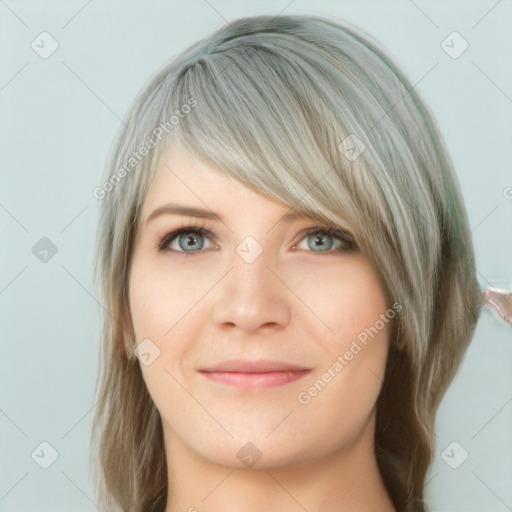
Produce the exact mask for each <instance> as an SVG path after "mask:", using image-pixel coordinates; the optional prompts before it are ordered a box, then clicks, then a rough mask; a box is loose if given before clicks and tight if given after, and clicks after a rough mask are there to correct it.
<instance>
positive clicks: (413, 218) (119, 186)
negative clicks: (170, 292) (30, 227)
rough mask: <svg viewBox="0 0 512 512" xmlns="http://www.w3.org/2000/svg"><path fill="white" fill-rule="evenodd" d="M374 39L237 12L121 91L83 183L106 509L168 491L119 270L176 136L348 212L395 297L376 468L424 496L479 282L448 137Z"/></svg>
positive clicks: (405, 505) (293, 194) (263, 187)
mask: <svg viewBox="0 0 512 512" xmlns="http://www.w3.org/2000/svg"><path fill="white" fill-rule="evenodd" d="M377 46H378V45H377V44H376V43H373V42H371V38H370V37H369V36H368V35H365V36H364V37H363V36H362V35H360V34H358V33H357V31H356V30H355V29H353V28H349V27H348V26H343V25H341V24H339V23H338V22H333V21H330V20H327V19H324V18H321V17H317V16H279V17H270V16H256V17H249V18H242V19H238V20H235V21H233V22H231V23H229V24H227V25H225V26H223V27H222V28H220V29H217V30H216V31H214V32H213V33H211V34H210V35H208V36H207V37H205V38H204V39H202V40H200V41H199V42H197V43H195V44H193V45H192V46H191V47H190V48H188V49H187V50H185V51H184V52H183V53H181V54H180V55H178V56H177V57H176V58H175V59H174V60H172V61H170V62H168V63H166V64H165V65H164V66H163V67H162V68H161V69H160V70H159V71H158V72H157V73H156V74H154V75H153V76H152V77H151V78H150V79H149V81H148V82H147V83H146V85H145V86H144V87H143V89H142V91H141V92H140V93H139V95H138V96H137V98H136V99H135V101H134V102H133V104H132V105H131V107H130V108H129V111H128V113H127V115H126V117H125V122H124V123H123V125H122V126H121V127H120V130H119V132H118V134H117V136H116V139H115V141H114V144H113V146H112V148H111V151H110V154H109V158H108V162H107V165H106V168H105V173H104V185H103V186H102V187H98V188H97V189H96V191H95V193H94V195H95V196H96V197H97V198H98V199H100V209H101V211H100V220H99V226H98V236H97V240H96V244H97V247H96V260H95V268H94V276H95V283H96V285H97V286H99V287H100V288H101V293H102V297H103V304H104V313H103V324H102V333H101V338H102V343H101V354H100V367H99V376H98V381H97V383H96V390H95V393H96V397H97V408H96V411H95V417H94V421H93V428H92V436H91V440H92V449H93V450H92V454H93V457H92V459H91V461H92V465H93V466H94V471H95V473H94V479H95V491H96V494H97V495H98V496H99V500H100V506H101V507H102V508H105V509H108V510H116V511H117V510H121V511H130V512H142V511H153V512H161V511H163V510H164V508H165V503H166V497H167V468H166V462H165V446H164V442H163V434H162V425H161V419H160V415H159V412H158V410H157V409H156V407H155V405H154V403H153V401H152V399H151V397H150V395H149V393H148V391H147V388H146V385H145V383H144V381H143V378H142V374H141V370H140V365H139V362H138V359H137V358H136V357H135V356H134V348H135V346H136V342H135V336H134V332H133V326H132V324H131V318H130V305H129V298H128V280H129V275H130V264H131V256H132V252H133V249H134V240H135V235H136V233H137V229H138V222H139V217H140V215H139V214H140V211H141V208H142V204H143V201H144V198H145V195H146V192H147V190H148V187H149V185H150V184H151V181H152V178H153V176H154V174H155V171H156V168H157V165H158V162H159V158H160V155H161V154H162V152H163V150H164V149H166V148H168V147H170V146H171V145H172V144H176V145H178V144H179V145H181V146H182V147H183V148H185V149H186V150H188V151H189V152H190V153H191V154H192V155H194V157H195V158H198V159H201V160H202V161H204V162H206V163H209V164H210V165H214V166H216V167H218V168H219V170H221V171H222V172H224V173H226V174H227V175H230V176H233V177H235V178H236V179H238V180H240V181H241V182H242V183H244V184H245V185H246V186H248V187H250V188H252V189H253V190H256V191H257V192H258V193H260V194H263V195H264V196H266V197H268V198H272V199H275V200H278V201H281V202H283V204H286V205H288V206H289V207H290V208H291V209H293V210H296V211H299V212H302V213H304V214H305V215H311V216H314V217H316V218H320V219H326V220H329V221H331V222H339V221H340V220H343V221H345V222H347V223H348V225H349V226H350V227H351V228H352V231H353V234H354V236H355V239H356V242H357V244H358V246H359V247H360V249H361V251H362V252H363V254H365V255H366V257H367V258H368V260H369V261H370V263H371V264H372V266H373V268H374V271H375V273H376V275H377V276H378V279H379V280H380V282H381V283H382V286H383V289H384V290H385V291H386V293H387V296H388V298H389V301H390V303H393V302H395V301H396V302H398V303H399V304H400V305H401V309H400V311H399V312H398V313H397V316H396V317H395V323H394V326H393V334H392V341H393V343H392V344H391V346H390V350H389V354H388V358H387V363H386V370H385V375H384V380H383V384H382V388H381V392H380V394H379V397H378V400H377V404H376V431H375V453H376V458H377V463H378V466H379V471H380V473H381V476H382V478H383V480H384V483H385V485H386V488H387V490H388V493H389V495H390V497H391V499H392V501H393V503H394V505H395V507H396V508H397V510H399V511H414V512H416V511H420V512H421V511H424V510H425V502H424V499H423V492H424V486H425V478H426V474H427V470H428V468H429V465H430V464H431V462H432V458H433V455H434V453H435V447H436V441H435V433H434V426H435V417H436V411H437V408H438V406H439V404H440V401H441V399H442V397H443V395H444V393H445V391H446V389H447V387H448V386H449V384H450V382H451V381H452V379H453V377H454V376H455V374H456V372H457V370H458V368H459V365H460V363H461V361H462V358H463V356H464V354H465V351H466V348H467V346H468V344H469V342H470V340H471V338H472V336H473V333H474V329H475V326H476V322H477V320H478V316H479V313H480V309H481V306H482V296H481V292H480V289H479V285H478V282H477V279H476V270H475V262H474V253H473V247H472V242H471V238H470V231H469V228H468V221H467V216H466V212H465V209H464V205H463V201H462V197H461V193H460V190H459V185H458V182H457V178H456V176H455V173H454V171H453V167H452V164H451V162H450V159H449V157H448V155H447V152H446V150H445V147H444V143H443V141H442V138H441V136H440V134H439V131H438V129H437V127H436V125H435V122H434V120H433V118H432V116H431V115H430V114H429V112H428V111H427V108H426V106H425V105H424V104H423V102H422V101H421V100H420V98H419V96H418V94H417V93H416V91H415V90H414V87H413V86H412V85H411V84H410V82H409V81H408V80H407V79H406V78H405V77H404V75H403V74H402V73H401V72H400V71H399V70H398V69H397V67H396V66H395V64H393V63H392V61H391V60H390V59H389V58H388V57H387V56H386V55H385V54H384V53H383V52H382V51H381V50H380V49H378V47H377ZM347 137H348V139H347ZM156 139H158V140H156ZM350 145H352V147H353V148H355V150H356V151H352V152H350V153H349V152H347V147H348V146H350ZM358 153H360V154H359V155H358ZM141 155H143V157H142V156H141ZM357 155H358V156H357ZM354 156H357V158H354Z"/></svg>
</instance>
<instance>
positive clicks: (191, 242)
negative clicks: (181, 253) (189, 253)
mask: <svg viewBox="0 0 512 512" xmlns="http://www.w3.org/2000/svg"><path fill="white" fill-rule="evenodd" d="M200 236H202V235H199V236H198V235H196V234H195V233H183V234H182V235H181V236H180V246H181V248H182V249H201V247H202V246H203V244H202V243H201V240H200Z"/></svg>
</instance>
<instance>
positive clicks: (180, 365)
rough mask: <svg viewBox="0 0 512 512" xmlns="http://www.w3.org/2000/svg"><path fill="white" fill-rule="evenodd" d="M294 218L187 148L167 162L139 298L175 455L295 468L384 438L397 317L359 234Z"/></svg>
mask: <svg viewBox="0 0 512 512" xmlns="http://www.w3.org/2000/svg"><path fill="white" fill-rule="evenodd" d="M164 207H167V209H162V208H164ZM173 209H174V210H173ZM178 209H182V210H181V212H179V211H178ZM185 210H190V211H188V212H187V211H185ZM290 213H291V210H290V209H289V208H288V207H287V206H285V205H283V204H281V203H278V202H275V201H273V200H269V199H268V198H265V197H264V196H262V195H260V194H258V193H256V192H254V191H253V190H251V189H249V188H247V187H246V186H244V185H243V184H241V183H240V182H238V181H236V180H234V179H233V178H231V177H229V176H227V175H225V174H222V173H221V172H219V171H218V170H216V168H214V167H211V166H209V165H206V164H203V163H200V162H198V161H196V160H194V159H193V158H192V157H191V155H190V154H189V153H187V152H186V151H184V150H181V149H177V148H174V149H172V150H168V151H167V152H166V153H165V154H164V155H163V157H162V158H161V160H160V166H159V169H158V171H157V174H156V176H155V178H154V181H153V182H152V184H151V186H150V189H149V191H148V193H147V196H146V199H145V202H144V205H143V209H142V213H141V219H140V225H139V231H138V233H137V240H136V244H135V249H134V254H133V260H132V265H131V268H130V286H129V298H130V312H131V316H132V321H133V326H134V332H135V337H136V344H137V345H139V349H138V351H137V356H138V357H139V359H140V365H141V370H142V374H143V377H144V380H145V382H146V385H147V387H148V390H149V393H150V395H151V397H152V399H153V401H154V403H155V405H156V407H157V408H158V410H159V412H160V415H161V418H162V422H163V430H164V437H165V443H166V447H167V448H168V449H172V450H181V452H182V453H185V452H188V453H189V454H190V455H193V456H195V457H197V456H199V457H201V458H202V459H206V460H208V461H211V462H215V463H220V464H225V465H228V466H234V467H243V466H246V467H251V466H253V465H254V464H257V465H258V467H260V468H261V467H272V466H285V465H288V464H293V463H301V462H306V461H312V460H315V459H318V458H321V457H326V456H328V455H330V454H333V453H334V452H337V451H339V450H342V449H344V448H348V447H349V446H350V445H351V444H352V443H354V442H355V440H356V439H358V438H359V436H360V435H361V434H363V433H364V432H369V429H370V427H372V428H373V423H372V421H373V419H374V415H373V414H374V406H375V403H376V400H377V397H378V394H379V391H380V389H381V383H382V379H383V376H384V369H385V364H386V358H387V353H388V346H389V336H390V332H391V320H390V318H392V316H394V311H393V310H390V305H389V304H387V301H386V299H385V293H384V291H383V289H382V287H381V285H380V284H379V281H378V279H377V277H376V275H375V273H374V272H373V270H372V268H371V266H370V264H369V262H368V260H367V259H366V257H365V256H363V254H361V253H360V252H359V250H358V249H357V247H354V246H353V245H352V244H351V241H350V238H347V236H349V235H347V234H343V232H341V233H334V234H329V233H325V232H322V225H321V224H319V223H318V222H316V221H314V220H311V219H308V218H304V217H293V216H291V215H288V216H287V214H290ZM182 228H184V230H183V232H182V233H181V235H180V234H178V235H171V236H169V235H170V234H171V233H172V232H174V231H176V230H180V229H182ZM311 228H314V229H311ZM346 228H347V229H348V231H349V232H350V226H346ZM200 230H201V231H200ZM202 230H204V231H202ZM390 312H392V313H393V314H391V313H390ZM368 435H370V434H368ZM372 439H373V437H372Z"/></svg>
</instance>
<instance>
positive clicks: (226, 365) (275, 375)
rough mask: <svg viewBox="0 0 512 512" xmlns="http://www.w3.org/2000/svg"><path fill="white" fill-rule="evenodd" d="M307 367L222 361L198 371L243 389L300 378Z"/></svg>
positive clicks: (305, 372) (268, 386)
mask: <svg viewBox="0 0 512 512" xmlns="http://www.w3.org/2000/svg"><path fill="white" fill-rule="evenodd" d="M309 371H310V370H309V369H308V368H304V367H302V366H297V365H292V364H288V363H283V362H280V361H269V360H259V361H245V360H241V359H237V360H230V361H224V362H222V363H218V364H216V365H213V366H211V367H208V368H201V369H200V370H199V372H200V373H201V374H202V375H204V376H205V377H207V378H208V379H211V380H214V381H217V382H222V383H224V384H229V385H231V386H237V387H241V388H245V389H257V388H272V387H276V386H282V385H284V384H288V383H289V382H293V381H294V380H297V379H300V378H301V377H303V376H304V375H306V374H307V373H309Z"/></svg>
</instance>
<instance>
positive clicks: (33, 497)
mask: <svg viewBox="0 0 512 512" xmlns="http://www.w3.org/2000/svg"><path fill="white" fill-rule="evenodd" d="M281 12H283V14H297V13H307V14H318V15H322V16H327V17H331V16H334V17H336V18H339V19H345V20H347V21H349V22H351V23H353V24H355V25H357V26H358V27H360V28H361V29H362V30H363V31H365V32H367V33H369V34H372V35H373V36H374V37H375V38H376V39H377V40H378V41H380V42H381V43H382V45H383V46H384V48H387V50H388V52H389V53H390V54H391V56H392V57H394V58H395V60H396V61H397V62H398V63H399V64H400V65H401V67H402V68H403V70H404V71H405V73H406V75H407V76H408V77H409V78H410V80H411V82H412V83H413V84H417V86H416V89H417V90H418V91H419V92H420V94H421V95H422V97H423V98H424V99H425V101H426V102H427V104H428V105H429V107H430V108H431V110H432V111H433V113H434V115H435V116H436V118H437V120H438V123H439V126H440V128H441V131H442V133H443V134H444V136H445V138H446V142H447V145H448V148H449V150H450V153H451V156H452V158H453V161H454V164H455V167H456V171H457V174H458V177H459V180H460V183H461V187H462V192H463V195H464V198H465V201H466V205H467V209H468V214H469V219H470V224H471V227H472V229H473V237H474V244H475V250H476V257H477V267H478V274H479V279H480V282H481V283H482V285H485V286H488V285H491V284H492V285H495V286H509V287H510V286H511V285H512V270H511V261H512V236H511V232H512V230H511V224H512V222H511V220H512V200H511V199H506V197H505V194H504V190H505V189H506V187H511V186H512V170H511V169H512V166H511V163H512V162H511V161H512V138H511V135H512V116H511V114H512V69H511V66H510V62H512V56H511V53H512V32H511V31H510V26H511V25H512V2H511V1H510V0H502V1H495V0H492V1H491V0H489V1H487V0H486V1H484V0H482V1H445V2H436V1H426V0H416V1H415V2H413V1H410V0H397V1H393V2H383V1H358V2H356V1H337V2H334V1H322V0H316V1H315V2H307V1H300V0H295V1H293V2H291V3H289V0H284V1H276V0H272V1H257V2H234V1H227V0H209V2H206V1H203V0H191V1H189V2H171V1H169V2H163V1H153V2H142V1H131V2H130V1H127V2H120V1H112V0H111V1H108V2H107V1H103V2H102V1H99V0H94V1H90V2H87V1H85V0H84V1H80V2H75V1H67V2H64V1H61V2H48V1H47V2H44V3H43V2H35V1H14V0H5V1H1V2H0V16H1V21H0V23H1V44H2V50H1V53H2V55H1V63H2V64H1V69H0V73H1V75H0V108H1V121H0V127H1V154H2V185H1V188H0V223H1V229H2V240H3V243H2V245H1V258H2V260H1V261H2V272H1V275H0V307H1V320H2V321H1V323H0V328H1V340H2V344H1V357H0V379H1V380H0V386H1V387H0V389H1V402H0V407H1V410H0V448H1V460H2V464H1V465H0V511H2V512H7V511H8V512H18V511H23V512H27V511H38V512H58V511H69V510H74V511H84V512H85V511H93V510H97V508H96V506H95V504H94V496H93V494H92V487H91V483H90V482H89V480H88V468H87V463H88V450H89V444H88V443H89V431H90V421H91V417H92V412H93V407H94V403H93V395H92V394H93V386H94V382H95V378H96V372H97V367H96V364H97V352H98V333H99V325H98V322H99V311H100V306H99V305H98V299H97V298H96V297H95V291H94V289H93V286H92V258H93V254H92V248H93V241H94V235H95V229H96V221H97V212H98V204H97V201H96V200H95V199H94V198H93V196H92V191H93V189H94V187H96V186H97V185H98V184H99V183H100V176H101V173H102V170H103V166H104V163H105V159H106V154H107V150H108V148H109V146H110V143H111V141H112V138H113V136H114V133H115V131H116V129H117V127H118V125H119V123H120V118H122V116H123V115H124V113H125V111H126V109H127V107H128V105H129V103H130V102H131V101H132V99H133V97H134V96H135V94H136V93H137V92H138V91H139V89H140V87H141V86H142V85H143V83H144V82H145V81H146V79H147V78H148V76H149V75H150V74H152V73H153V72H154V71H155V70H156V69H157V68H158V67H160V66H161V65H162V63H163V62H164V61H165V60H167V59H169V58H170V57H172V56H173V55H175V54H177V53H178V52H180V51H181V50H183V49H184V48H186V47H187V46H189V45H190V44H191V43H193V42H195V41H196V40H198V39H199V38H201V37H203V36H205V35H206V34H207V33H208V32H211V31H212V30H214V29H216V28H218V27H220V26H221V25H222V24H224V23H225V20H233V19H235V18H238V17H241V16H249V15H256V14H270V15H277V14H279V13H281ZM43 31H47V32H49V33H50V34H51V35H52V37H53V38H55V40H56V41H57V42H58V44H59V47H58V49H57V51H56V52H55V53H53V55H51V56H50V57H49V58H48V59H42V58H40V57H39V55H38V54H36V53H35V52H34V51H33V50H32V48H31V42H32V41H33V40H34V39H35V38H36V37H37V36H38V35H39V34H40V33H41V32H43ZM453 31H457V32H459V33H460V34H461V35H462V36H463V37H464V39H466V40H467V41H468V42H469V49H468V50H467V51H466V52H465V53H464V54H462V55H461V56H460V57H459V58H458V59H452V58H451V57H450V56H449V55H447V53H445V51H444V50H443V49H442V48H441V46H440V44H441V41H443V40H444V39H445V38H446V36H448V34H450V33H451V32H453ZM45 236H46V237H48V238H49V239H50V240H52V242H53V243H54V244H55V245H56V246H57V248H58V252H57V254H56V255H55V256H54V257H53V258H51V259H50V260H49V261H48V262H47V263H42V262H41V261H39V259H37V258H36V257H35V256H34V254H33V253H32V251H31V249H32V247H33V246H34V244H36V242H38V241H39V240H40V239H41V238H42V237H45ZM511 361H512V329H511V328H510V326H507V325H504V324H500V323H499V322H498V321H497V320H496V319H495V318H494V317H493V316H492V315H491V314H490V313H489V311H484V312H483V314H482V317H481V319H480V322H479V325H478V328H477V332H476V335H475V337H474V340H473V342H472V343H471V346H470V348H469V351H468V352H467V355H466V357H465V359H464V363H463V365H462V368H461V370H460V372H459V374H458V375H457V377H456V379H455V380H454V382H453V384H452V386H451V387H450V389H449V391H448V393H447V395H446V397H445V399H444V401H443V403H442V405H441V408H440V410H439V414H438V421H437V436H438V449H437V454H436V459H435V462H434V464H433V466H432V468H431V471H430V476H429V479H428V483H427V487H426V495H427V502H428V503H429V505H430V507H431V510H434V511H439V512H441V511H443V512H448V511H450V512H452V511H467V512H470V511H471V512H482V511H485V512H506V511H510V510H512V485H511V482H512V435H511V432H512V372H511V369H512V367H511V366H512V365H511ZM43 441H46V442H48V443H50V445H51V446H53V447H54V449H55V450H56V451H57V452H58V454H59V457H58V458H57V460H56V461H55V462H54V463H53V464H52V465H51V466H50V467H49V468H48V469H42V468H41V467H39V466H38V465H37V464H36V463H35V462H34V460H33V459H32V458H31V453H32V452H33V450H34V449H36V447H38V446H39V444H40V443H41V442H43ZM453 441H456V442H457V443H459V444H460V445H461V446H462V447H463V448H464V449H465V450H466V451H467V452H468V454H469V457H468V459H467V460H466V461H465V462H464V463H463V464H462V465H461V466H460V467H459V468H458V469H452V468H451V467H449V465H448V464H447V463H446V462H445V461H444V460H443V458H442V457H441V453H442V451H443V450H444V449H445V448H446V447H447V446H448V445H449V444H450V443H452V442H453ZM47 453H48V452H47Z"/></svg>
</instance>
